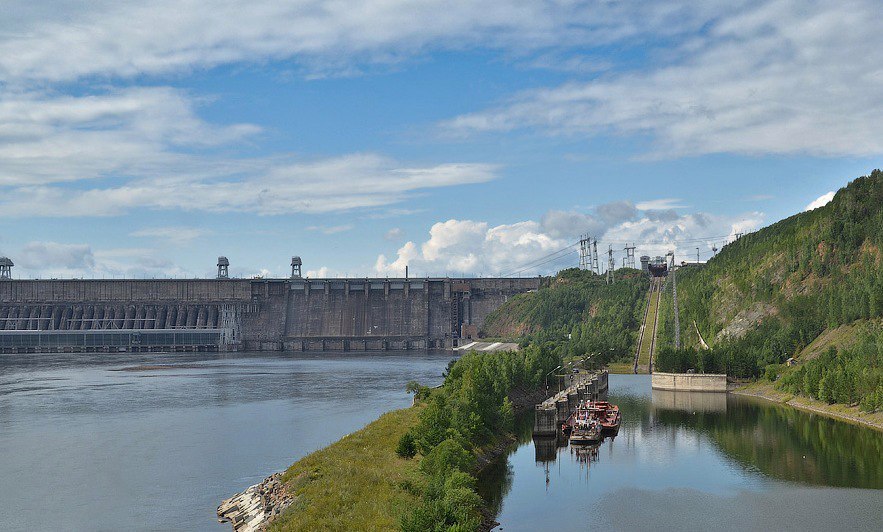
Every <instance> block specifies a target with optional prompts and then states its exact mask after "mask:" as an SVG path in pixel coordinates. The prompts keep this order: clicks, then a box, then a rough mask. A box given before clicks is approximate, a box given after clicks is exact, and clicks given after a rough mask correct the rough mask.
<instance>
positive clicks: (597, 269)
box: [592, 239, 601, 275]
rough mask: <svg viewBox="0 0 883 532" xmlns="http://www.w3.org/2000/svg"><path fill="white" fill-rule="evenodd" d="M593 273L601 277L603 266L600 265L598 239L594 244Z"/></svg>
mask: <svg viewBox="0 0 883 532" xmlns="http://www.w3.org/2000/svg"><path fill="white" fill-rule="evenodd" d="M592 271H593V272H595V275H601V266H600V265H599V264H598V239H595V241H594V242H592Z"/></svg>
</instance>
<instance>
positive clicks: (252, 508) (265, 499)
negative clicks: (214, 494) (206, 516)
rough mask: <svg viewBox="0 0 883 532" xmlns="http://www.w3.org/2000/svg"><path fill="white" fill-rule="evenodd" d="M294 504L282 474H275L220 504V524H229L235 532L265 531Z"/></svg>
mask: <svg viewBox="0 0 883 532" xmlns="http://www.w3.org/2000/svg"><path fill="white" fill-rule="evenodd" d="M294 500H295V499H294V496H292V495H291V494H289V493H288V491H287V490H286V488H285V484H284V483H283V482H282V473H274V474H272V475H270V476H269V477H267V478H265V479H264V480H263V481H262V482H260V483H259V484H255V485H254V486H249V487H248V488H246V489H245V491H242V492H240V493H237V494H236V495H234V496H232V497H230V498H229V499H226V500H224V501H223V502H221V504H220V505H219V506H218V521H220V522H222V523H230V524H231V525H233V530H234V531H235V532H257V531H259V530H264V529H265V528H266V526H267V525H268V524H269V523H270V522H271V521H272V520H273V518H274V517H276V516H277V515H279V514H281V513H282V512H284V511H285V509H286V508H288V507H289V506H291V503H293V502H294Z"/></svg>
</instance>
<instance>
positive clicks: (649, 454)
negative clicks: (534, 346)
mask: <svg viewBox="0 0 883 532" xmlns="http://www.w3.org/2000/svg"><path fill="white" fill-rule="evenodd" d="M610 386H611V389H610V400H611V401H612V402H613V403H616V404H618V405H619V407H620V411H621V412H622V416H623V420H622V426H621V428H620V431H619V434H618V435H617V436H616V437H615V438H610V437H607V438H605V440H604V441H603V442H602V443H601V444H600V445H597V446H594V447H591V448H579V447H574V446H572V445H568V443H567V441H566V440H565V439H564V438H562V437H560V436H559V437H558V438H536V439H531V432H530V426H531V424H530V423H525V427H526V428H525V429H522V430H521V431H520V432H519V434H518V436H519V439H518V444H517V446H515V447H514V448H513V450H512V453H511V454H510V455H509V456H508V457H506V458H503V459H501V460H500V461H499V463H497V464H495V465H494V467H493V468H492V469H489V470H487V471H485V472H484V474H483V475H482V476H481V478H480V479H479V480H480V482H479V488H480V491H481V493H482V495H483V496H484V497H485V498H487V499H488V500H490V501H492V505H491V506H492V508H493V509H495V510H496V511H497V513H498V515H499V517H498V519H499V520H500V521H501V523H502V528H503V529H504V530H529V529H537V528H545V529H548V528H554V527H560V528H562V529H574V528H579V529H585V528H587V527H589V526H604V527H612V528H615V529H617V528H622V527H623V522H625V521H622V520H618V519H620V518H621V517H622V516H621V515H619V514H617V515H616V516H615V517H616V518H614V516H613V515H611V511H612V510H610V511H608V507H609V508H615V507H619V508H620V509H621V510H622V511H627V512H629V514H630V518H629V520H628V522H629V523H630V524H631V525H633V527H634V528H642V527H657V526H659V525H660V524H662V523H663V521H664V520H661V519H662V518H661V517H660V516H661V515H665V516H667V517H666V519H668V518H669V517H670V516H669V512H671V511H672V509H674V508H682V507H683V510H679V511H681V512H683V513H684V515H682V516H679V517H680V518H681V519H682V521H681V523H683V522H690V521H689V520H691V519H692V520H694V521H692V522H695V523H706V522H707V523H708V526H719V525H718V524H717V523H713V522H712V521H706V520H707V519H708V516H707V515H705V514H704V513H702V512H703V508H704V506H708V507H714V508H716V509H717V510H716V511H718V512H719V513H720V514H721V515H730V514H732V515H731V516H732V518H733V519H738V520H739V521H738V522H742V523H744V522H751V523H754V524H755V526H757V527H760V528H770V529H774V528H781V527H782V524H783V523H782V522H781V519H782V516H784V515H786V514H787V515H789V519H791V521H790V522H788V523H787V525H788V527H791V528H793V527H794V526H804V527H807V528H810V529H818V528H819V527H820V526H822V524H823V523H828V522H830V523H832V524H836V525H838V526H841V527H842V526H846V525H855V526H858V527H859V528H862V527H866V525H867V524H874V523H876V524H879V522H880V520H881V519H883V491H881V489H883V435H881V433H879V432H876V431H873V430H871V429H867V428H863V427H859V426H854V425H850V424H846V423H841V422H837V421H834V420H832V419H829V418H824V417H821V416H818V415H813V414H811V413H807V412H803V411H799V410H795V409H792V408H787V407H783V406H780V405H776V404H773V403H767V402H762V401H759V400H756V399H752V398H746V397H740V396H732V395H726V394H711V393H692V394H685V393H674V392H658V391H653V392H651V391H650V385H649V379H648V378H645V377H642V376H619V375H617V376H611V381H610ZM530 416H532V413H530ZM530 419H532V417H531V418H530ZM528 421H530V420H528ZM804 486H805V487H804ZM810 487H812V488H810ZM842 488H865V489H867V490H870V491H865V490H861V489H851V490H847V491H846V492H843V491H842ZM808 489H811V490H815V491H807V490H808ZM792 496H793V497H799V500H797V501H793V500H792V499H791V497H792ZM636 497H637V499H636ZM624 500H631V501H637V500H640V501H641V504H640V505H638V506H634V505H632V506H629V507H627V508H625V507H623V504H622V501H624ZM691 500H692V501H694V504H693V505H692V506H691V505H690V503H689V502H687V501H691ZM700 500H701V501H704V502H703V503H702V504H698V505H697V504H695V501H700ZM784 500H787V501H788V502H787V504H788V505H789V508H788V510H787V511H782V510H781V509H780V508H779V507H780V506H781V505H782V504H783V501H784ZM746 501H748V502H747V504H748V506H743V504H746ZM826 501H830V502H826ZM834 501H839V502H837V503H836V504H835V503H834ZM837 505H840V507H838V506H837ZM844 505H845V506H846V507H848V508H849V511H850V512H851V513H850V515H849V516H848V517H845V518H843V519H840V520H836V519H835V520H831V519H830V518H829V516H827V515H819V512H820V511H823V510H825V511H830V512H838V511H842V507H843V506H844ZM691 508H692V509H691ZM537 516H547V518H546V519H540V518H538V517H537ZM548 516H553V517H548ZM746 520H747V521H746ZM696 527H697V528H702V527H701V526H700V525H698V524H697V526H696ZM626 528H631V526H630V527H626ZM724 528H728V527H726V526H724ZM730 528H732V527H730ZM736 528H740V527H736ZM847 528H849V526H847ZM871 528H874V526H871Z"/></svg>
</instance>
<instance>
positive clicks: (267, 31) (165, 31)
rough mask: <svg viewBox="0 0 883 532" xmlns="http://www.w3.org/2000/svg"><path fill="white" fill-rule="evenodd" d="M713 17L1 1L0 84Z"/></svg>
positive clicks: (336, 57)
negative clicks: (5, 81) (1, 82)
mask: <svg viewBox="0 0 883 532" xmlns="http://www.w3.org/2000/svg"><path fill="white" fill-rule="evenodd" d="M740 3H741V2H738V1H736V2H732V3H730V4H728V5H727V6H726V9H728V10H729V9H733V8H735V7H738V5H739V4H740ZM709 4H710V3H709ZM50 5H51V7H50ZM720 10H721V6H706V5H705V4H698V5H697V4H694V3H690V2H685V1H682V2H666V3H664V4H657V3H650V4H644V3H641V2H592V1H590V0H576V1H569V2H561V1H558V0H536V1H531V2H524V1H519V0H501V1H497V2H490V3H489V2H478V1H470V0H453V1H452V0H364V1H361V2H358V3H353V2H328V1H323V0H298V1H289V2H279V1H276V0H252V1H250V2H248V3H246V4H244V3H242V2H239V1H236V0H94V1H90V2H85V3H84V2H70V1H66V2H65V1H63V2H54V3H52V4H47V5H46V6H43V5H42V4H41V3H35V2H31V1H26V0H6V2H5V3H4V17H3V18H2V19H0V79H5V80H8V81H13V80H48V81H70V80H75V79H79V78H83V77H87V76H97V77H121V76H122V77H133V76H137V75H141V74H148V75H155V74H161V73H167V72H174V71H186V70H190V69H194V68H209V67H212V66H215V65H220V64H228V63H234V62H244V61H265V60H281V59H288V58H293V59H294V60H295V61H296V63H297V64H299V65H300V67H301V68H303V69H305V70H306V71H307V72H309V73H311V74H313V75H321V74H323V73H327V72H332V73H334V72H343V73H348V72H358V70H359V69H360V68H361V65H366V64H372V63H374V64H389V63H395V62H398V61H401V60H402V59H403V58H408V57H410V56H412V55H414V54H419V53H421V52H424V51H426V50H431V49H457V50H459V49H463V48H465V47H475V46H484V47H490V48H498V49H505V50H508V51H512V52H514V53H516V54H518V53H524V52H527V51H531V50H548V49H549V48H556V47H558V48H562V47H563V48H567V47H573V46H583V47H586V46H589V47H593V46H604V45H608V44H611V43H616V42H625V43H627V44H629V45H635V44H640V43H643V42H644V41H645V40H647V39H649V38H652V37H669V36H672V35H676V34H679V33H684V32H687V31H695V30H697V29H699V28H702V27H703V25H705V24H707V23H708V21H709V20H712V18H713V17H714V16H716V15H717V14H719V13H716V12H719V11H720ZM546 55H547V56H548V55H549V54H548V53H547V54H546ZM540 62H541V63H550V62H552V61H551V60H549V59H546V60H543V59H542V58H541V59H540ZM554 63H555V64H563V66H564V67H566V68H568V69H577V70H581V71H584V70H585V69H586V68H592V67H593V66H594V65H595V64H596V62H595V61H592V60H586V59H584V58H580V57H576V56H570V57H568V58H567V59H557V60H556V61H554Z"/></svg>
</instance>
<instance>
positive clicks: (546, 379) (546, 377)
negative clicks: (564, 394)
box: [544, 366, 561, 394]
mask: <svg viewBox="0 0 883 532" xmlns="http://www.w3.org/2000/svg"><path fill="white" fill-rule="evenodd" d="M559 369H561V366H558V367H557V368H555V369H553V370H552V371H550V372H549V373H546V376H545V377H544V380H545V383H546V393H547V394H548V393H549V375H551V374H553V373H555V372H556V371H558V370H559Z"/></svg>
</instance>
